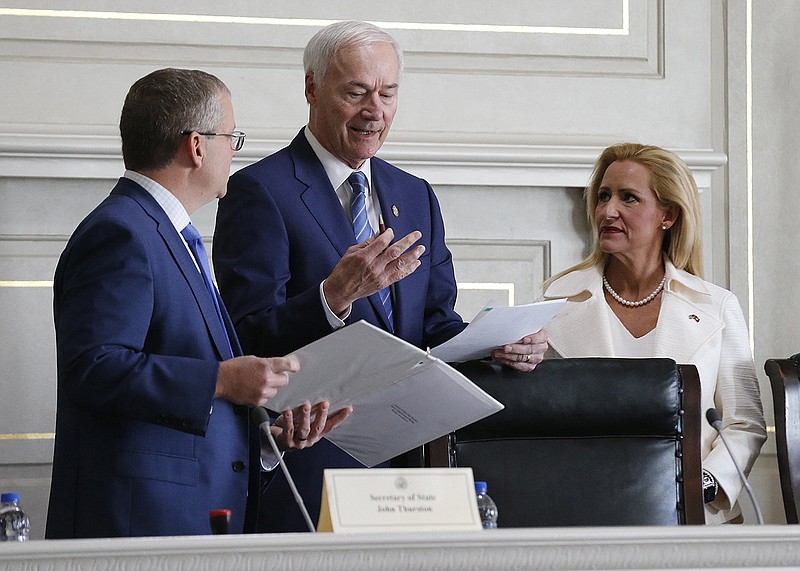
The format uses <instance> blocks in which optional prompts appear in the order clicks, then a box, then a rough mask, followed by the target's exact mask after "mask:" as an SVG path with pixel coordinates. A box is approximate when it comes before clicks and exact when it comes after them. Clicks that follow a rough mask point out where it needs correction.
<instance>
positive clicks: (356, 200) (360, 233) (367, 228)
mask: <svg viewBox="0 0 800 571" xmlns="http://www.w3.org/2000/svg"><path fill="white" fill-rule="evenodd" d="M347 182H349V183H350V187H351V188H352V189H353V196H352V197H351V198H350V214H351V215H352V217H353V234H355V237H356V242H357V243H361V242H363V241H364V240H366V239H367V238H372V237H373V236H374V235H375V232H374V231H373V230H372V226H371V225H370V223H369V218H368V217H367V177H366V175H365V174H364V173H363V172H361V171H353V173H352V174H351V175H350V176H349V177H347ZM378 297H380V298H381V303H382V304H383V309H384V311H385V312H386V317H387V319H388V321H389V331H392V332H393V331H394V320H393V319H392V311H393V310H392V296H391V292H390V291H389V288H388V287H385V288H383V289H382V290H380V291H379V292H378Z"/></svg>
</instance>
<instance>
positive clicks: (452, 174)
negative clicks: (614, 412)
mask: <svg viewBox="0 0 800 571" xmlns="http://www.w3.org/2000/svg"><path fill="white" fill-rule="evenodd" d="M6 127H7V128H8V127H10V126H6ZM13 127H14V128H15V131H14V132H12V131H9V130H6V129H4V128H3V125H2V124H0V172H1V173H3V175H2V176H4V177H22V178H78V179H81V178H99V179H116V178H117V177H119V176H120V175H121V174H122V172H123V169H124V167H123V165H122V157H121V154H120V143H119V137H118V136H116V135H110V134H109V135H96V134H89V133H86V134H84V133H83V132H82V131H84V130H82V129H80V128H76V127H75V126H71V127H64V129H63V131H62V132H58V131H55V130H53V131H54V132H50V133H41V132H36V131H35V126H28V127H26V128H25V129H20V126H19V125H15V126H13ZM51 129H52V127H51ZM67 130H71V131H72V132H71V133H68V132H66V131H67ZM20 131H21V132H20ZM75 131H77V133H75ZM294 134H295V133H285V134H283V136H280V135H278V134H268V135H267V136H266V137H261V138H259V137H250V136H248V138H247V143H246V145H245V147H244V149H242V151H240V152H239V153H238V154H237V155H236V157H235V158H234V164H233V170H238V169H239V168H241V167H243V166H246V165H248V164H250V163H252V162H254V161H257V160H258V159H260V158H262V157H264V156H267V155H269V154H271V153H273V152H275V151H277V150H278V149H280V148H281V147H283V146H285V145H286V144H287V143H288V141H290V140H291V138H292V137H293V136H294ZM394 135H395V133H393V134H392V136H393V137H394ZM477 139H478V136H476V135H474V134H472V135H470V136H469V137H465V138H463V139H461V140H459V139H458V137H457V136H448V137H447V140H434V139H432V138H431V136H430V135H429V134H414V133H398V136H397V137H394V140H390V141H387V142H386V144H384V146H383V148H382V149H381V152H380V156H381V157H382V158H384V159H386V160H388V161H391V162H392V163H394V164H396V165H397V166H399V167H401V168H404V169H406V170H408V171H410V172H413V173H414V174H416V175H418V176H421V177H423V178H425V179H427V180H428V181H429V182H430V183H431V184H434V185H436V184H448V185H466V186H487V185H488V186H520V187H526V186H545V187H549V186H560V187H565V186H566V187H583V186H585V184H586V182H587V181H588V180H589V175H590V173H591V170H592V166H593V164H594V161H595V159H596V158H597V156H598V155H599V154H600V152H601V151H602V149H603V148H604V147H605V144H603V145H598V144H596V143H594V142H593V143H588V144H583V143H581V142H572V143H565V144H557V145H553V144H538V143H529V142H524V141H519V140H518V139H511V140H506V141H503V140H500V137H499V136H498V135H496V134H487V136H486V137H485V140H486V141H489V142H480V141H478V140H477ZM615 142H619V141H608V144H611V143H615ZM673 150H674V151H675V152H676V153H678V154H679V155H680V156H681V158H682V159H683V160H684V161H686V163H687V164H688V165H689V167H690V168H691V169H692V172H693V173H694V176H695V179H696V180H697V185H698V186H699V187H700V188H701V189H706V188H710V187H711V175H712V173H713V172H714V171H715V170H716V169H717V168H718V167H720V166H722V165H724V164H725V163H726V156H725V154H724V153H721V152H718V151H712V150H708V149H673Z"/></svg>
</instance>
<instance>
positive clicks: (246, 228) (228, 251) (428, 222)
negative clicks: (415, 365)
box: [214, 131, 465, 531]
mask: <svg viewBox="0 0 800 571" xmlns="http://www.w3.org/2000/svg"><path fill="white" fill-rule="evenodd" d="M372 186H373V188H374V190H375V192H377V193H378V197H379V200H380V204H381V207H382V209H383V220H384V222H385V224H386V226H387V227H391V228H392V229H393V230H394V235H395V237H396V238H401V237H403V236H405V235H406V234H408V233H409V232H411V231H413V230H419V231H421V232H422V238H421V240H420V241H419V242H418V243H419V244H423V245H424V246H425V253H424V255H423V256H422V257H421V258H420V262H421V265H420V267H419V268H417V270H416V271H415V272H414V273H413V274H411V275H410V276H408V277H406V278H404V279H403V280H401V281H399V282H397V283H396V284H395V285H394V287H393V294H392V295H393V307H394V333H395V335H397V336H398V337H400V338H402V339H404V340H406V341H408V342H409V343H412V344H413V345H416V346H418V347H421V348H426V347H433V346H436V345H439V344H441V343H443V342H444V341H446V340H448V339H450V338H451V337H453V336H454V335H456V334H458V333H459V332H460V331H461V330H462V329H463V328H464V327H465V324H464V323H463V321H462V320H461V318H460V317H459V316H458V314H456V313H455V311H454V310H453V307H454V305H455V300H456V283H455V277H454V274H453V263H452V257H451V255H450V251H449V250H448V249H447V247H446V246H445V243H444V224H443V222H442V216H441V212H440V210H439V203H438V201H437V199H436V196H435V195H434V193H433V190H432V189H431V187H430V185H429V184H428V183H427V182H425V181H424V180H422V179H420V178H417V177H415V176H412V175H410V174H408V173H406V172H404V171H402V170H400V169H398V168H396V167H394V166H392V165H390V164H389V163H387V162H385V161H383V160H381V159H378V158H373V159H372ZM395 212H396V214H395ZM354 244H355V238H354V236H353V227H352V225H351V223H350V221H349V219H348V217H347V215H346V214H345V212H344V210H343V209H342V206H341V203H340V202H339V199H338V198H337V196H336V192H335V190H334V189H333V188H332V186H331V183H330V181H329V179H328V177H327V174H326V173H325V170H324V168H323V167H322V164H321V163H320V161H319V159H318V158H317V156H316V154H315V153H314V151H313V150H312V148H311V146H310V145H309V143H308V141H307V140H306V138H305V136H304V135H303V132H302V131H301V132H300V133H299V134H298V135H297V137H295V139H294V140H293V141H292V143H291V144H290V145H289V146H288V147H286V148H284V149H282V150H280V151H278V152H277V153H275V154H273V155H271V156H269V157H267V158H265V159H262V160H261V161H259V162H257V163H255V164H253V165H250V166H248V167H245V168H243V169H241V170H240V171H238V172H236V173H235V174H234V175H233V176H232V177H231V179H230V182H229V184H228V194H227V196H226V197H225V198H223V199H222V200H220V202H219V209H218V211H217V223H216V231H215V235H214V267H215V270H216V276H217V279H218V281H219V286H220V291H221V293H222V297H223V298H224V299H225V303H226V304H227V306H228V308H229V310H230V311H231V315H232V316H233V319H234V323H235V324H236V329H237V331H238V333H239V338H240V340H241V341H242V345H243V347H244V348H245V350H246V351H247V352H252V353H255V354H257V355H263V356H274V355H284V354H286V353H289V352H291V351H294V350H296V349H298V348H300V347H302V346H303V345H306V344H308V343H311V342H312V341H315V340H317V339H319V338H321V337H323V336H325V335H327V334H329V333H330V332H331V327H330V325H329V324H328V321H327V319H326V317H325V313H324V310H323V306H322V302H321V300H320V295H319V285H320V283H321V282H322V280H324V279H325V278H326V277H328V275H329V274H330V273H331V271H332V270H333V268H334V266H335V265H336V264H337V263H338V262H339V260H340V259H341V257H342V256H343V255H344V253H345V251H346V250H347V249H348V248H349V247H350V246H352V245H354ZM361 319H363V320H365V321H368V322H369V323H372V324H373V325H376V326H378V327H381V328H384V329H387V326H386V322H385V314H384V311H383V308H382V306H381V302H380V299H379V298H378V294H377V293H376V294H374V295H372V296H370V297H369V298H367V299H360V300H358V301H356V302H355V303H354V304H353V308H352V312H351V314H350V316H349V318H348V319H347V321H346V323H348V324H349V323H355V322H356V321H359V320H361ZM321 381H323V379H321ZM289 382H291V380H290V381H289ZM286 459H287V461H288V463H289V464H290V466H289V468H290V470H291V471H292V475H293V476H294V477H295V479H296V480H297V484H298V488H299V489H300V491H301V493H302V495H303V497H304V498H305V501H306V504H307V506H308V508H309V512H310V513H311V515H312V517H317V514H318V512H319V503H320V492H321V485H322V469H324V468H326V467H329V468H331V467H348V466H360V465H359V464H358V463H357V462H356V461H355V460H353V459H352V458H350V457H349V456H348V455H346V454H344V453H343V452H341V451H340V450H339V449H338V448H336V447H335V446H333V445H332V444H330V443H329V442H328V441H327V440H323V441H321V442H320V443H318V444H317V445H315V446H314V447H313V448H310V449H308V450H304V451H302V452H292V453H291V454H287V455H286ZM264 500H266V501H264ZM262 502H263V504H264V505H265V507H267V508H268V509H269V512H264V511H262V513H261V517H260V521H259V530H260V531H261V530H263V531H301V530H305V526H304V525H303V520H302V519H301V518H300V515H299V512H298V510H297V508H296V507H295V506H294V502H293V500H292V498H291V495H290V494H289V490H288V487H287V486H286V484H285V481H284V480H283V476H282V474H279V475H277V476H276V477H275V479H274V481H273V482H272V483H271V485H270V488H269V489H268V490H267V493H266V496H264V497H262ZM265 515H266V516H267V521H265V517H264V516H265Z"/></svg>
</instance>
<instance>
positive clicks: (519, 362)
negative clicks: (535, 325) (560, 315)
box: [492, 329, 547, 373]
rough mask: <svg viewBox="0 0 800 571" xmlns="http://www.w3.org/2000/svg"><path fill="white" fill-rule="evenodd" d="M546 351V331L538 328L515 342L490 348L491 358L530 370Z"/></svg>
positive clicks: (504, 363) (517, 367)
mask: <svg viewBox="0 0 800 571" xmlns="http://www.w3.org/2000/svg"><path fill="white" fill-rule="evenodd" d="M545 351H547V331H545V330H544V329H540V330H539V331H537V332H536V333H533V334H531V335H526V336H525V337H523V338H522V339H520V340H519V341H517V342H516V343H511V344H510V345H504V346H502V347H498V348H497V349H494V350H492V359H494V360H495V361H497V362H498V363H501V364H503V365H506V366H507V367H511V368H512V369H516V370H517V371H522V372H525V373H527V372H530V371H533V370H534V369H535V368H536V365H538V364H539V363H541V362H542V359H544V353H545Z"/></svg>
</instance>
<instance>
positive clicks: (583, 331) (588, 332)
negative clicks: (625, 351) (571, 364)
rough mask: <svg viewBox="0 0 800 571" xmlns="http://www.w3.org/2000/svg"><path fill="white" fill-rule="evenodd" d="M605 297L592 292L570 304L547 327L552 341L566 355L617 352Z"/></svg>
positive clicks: (583, 355)
mask: <svg viewBox="0 0 800 571" xmlns="http://www.w3.org/2000/svg"><path fill="white" fill-rule="evenodd" d="M601 303H602V304H604V303H605V300H604V299H602V298H598V297H597V296H596V295H592V297H590V298H589V299H587V300H585V301H581V302H570V303H568V304H567V307H565V308H564V309H563V310H562V311H561V313H560V314H559V315H558V318H557V319H554V320H553V321H552V322H550V324H549V325H548V326H546V327H545V329H546V330H547V333H548V338H549V339H548V341H549V343H550V345H551V346H552V347H553V349H554V350H555V351H556V352H557V353H558V354H559V355H561V356H562V357H603V356H607V355H613V351H614V348H613V347H612V342H611V324H610V323H609V321H608V320H609V315H608V311H607V310H606V309H605V308H604V307H603V306H602V305H600V304H601Z"/></svg>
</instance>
